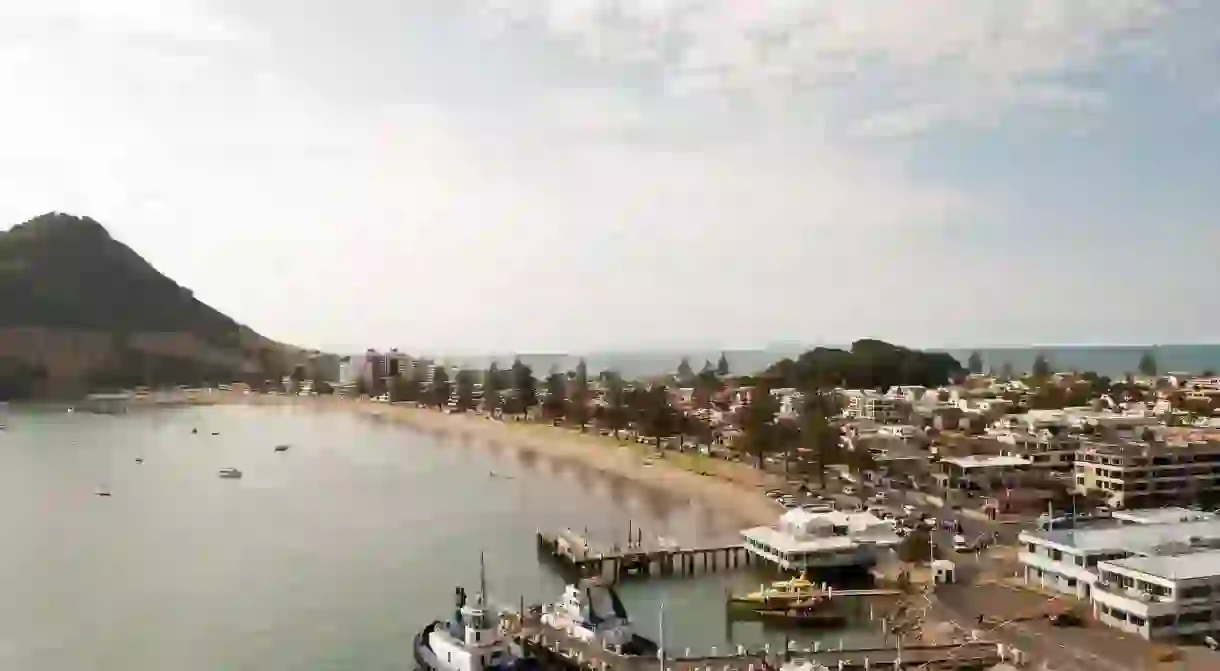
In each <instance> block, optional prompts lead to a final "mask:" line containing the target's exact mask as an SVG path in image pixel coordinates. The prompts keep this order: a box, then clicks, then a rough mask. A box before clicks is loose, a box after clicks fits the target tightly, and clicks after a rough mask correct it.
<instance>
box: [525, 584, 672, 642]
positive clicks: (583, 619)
mask: <svg viewBox="0 0 1220 671" xmlns="http://www.w3.org/2000/svg"><path fill="white" fill-rule="evenodd" d="M541 620H542V623H543V624H544V625H547V626H549V627H553V628H555V629H558V630H560V631H562V632H564V633H566V634H567V635H568V636H571V637H572V638H574V639H576V640H578V641H583V642H585V643H597V644H598V647H600V648H603V649H605V650H610V651H611V652H614V653H616V654H620V655H628V656H642V657H655V656H656V654H657V644H656V643H655V642H653V641H652V640H651V639H648V638H645V637H643V636H640V635H639V634H637V633H636V632H635V631H634V630H633V629H632V626H631V620H630V619H628V617H627V610H626V608H624V607H623V602H622V600H621V599H619V596H618V593H617V592H616V591H614V588H613V587H611V586H609V585H606V584H604V583H603V582H602V581H601V580H599V579H597V578H586V579H585V580H582V581H581V582H580V584H577V585H568V586H567V587H565V588H564V590H563V596H562V597H560V600H559V603H556V604H552V605H549V606H546V607H544V609H543V613H542V617H541Z"/></svg>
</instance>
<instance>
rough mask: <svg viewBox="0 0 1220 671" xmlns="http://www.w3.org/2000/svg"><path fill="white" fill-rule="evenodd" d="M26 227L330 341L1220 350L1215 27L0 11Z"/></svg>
mask: <svg viewBox="0 0 1220 671" xmlns="http://www.w3.org/2000/svg"><path fill="white" fill-rule="evenodd" d="M0 91H3V92H4V96H3V102H2V103H0V228H5V227H8V226H10V225H12V224H16V223H19V222H21V221H23V220H26V219H29V218H31V217H33V216H35V215H37V214H40V213H42V212H47V211H62V212H69V213H72V214H77V215H88V216H91V217H93V218H95V219H97V220H98V221H100V222H101V223H102V224H103V225H105V226H106V227H107V228H108V229H109V230H110V231H111V233H112V235H114V236H115V237H116V238H118V239H120V240H122V241H123V242H125V243H127V244H128V245H130V246H131V247H133V248H134V249H135V250H136V251H138V252H139V253H140V254H142V255H143V256H144V257H145V258H146V259H148V260H149V261H150V262H151V263H153V264H154V265H155V266H156V267H157V268H158V269H160V270H161V271H162V272H164V273H166V274H167V275H169V276H170V277H172V278H174V279H175V280H176V281H178V282H179V283H181V284H183V285H184V286H187V287H190V288H191V289H193V290H194V291H195V294H196V296H197V297H199V298H200V299H201V300H203V301H205V302H207V303H209V304H210V305H212V306H214V307H215V308H217V309H219V310H221V311H222V312H225V313H227V314H229V315H231V316H233V317H234V318H236V319H238V320H239V321H241V322H243V323H246V324H248V325H250V326H251V327H253V328H255V329H256V330H258V331H259V332H261V333H263V334H264V335H267V336H269V337H271V338H275V339H277V340H281V341H285V342H291V343H294V344H299V345H303V346H314V347H323V348H347V349H352V348H359V349H363V348H364V347H366V346H367V347H378V348H386V347H393V346H397V347H400V348H405V350H409V351H427V352H432V353H459V352H470V351H487V350H494V351H522V352H562V351H566V352H586V351H595V350H605V349H614V350H622V349H631V348H655V347H675V346H676V347H683V346H686V347H710V348H725V347H727V348H745V347H756V346H763V345H766V344H768V343H773V342H777V341H783V342H803V343H842V342H850V341H852V340H855V339H857V338H861V337H876V338H881V339H884V340H888V341H891V342H897V343H901V344H906V345H911V346H926V347H932V346H988V345H993V346H994V345H1023V344H1033V343H1038V344H1052V343H1059V344H1067V343H1073V344H1079V343H1092V344H1103V343H1153V342H1157V343H1170V342H1220V310H1216V309H1215V306H1216V299H1215V290H1214V288H1215V287H1217V286H1220V263H1217V260H1216V259H1217V253H1218V252H1220V221H1217V213H1218V212H1220V188H1216V185H1217V179H1218V178H1220V177H1218V176H1220V3H1216V2H1214V1H1210V0H1194V1H1191V0H920V1H919V2H909V1H908V2H898V1H895V0H819V1H816V2H815V1H814V0H719V1H711V0H673V1H670V2H666V1H664V0H361V1H360V2H350V1H345V0H291V1H289V0H259V1H258V2H250V1H249V0H108V1H107V2H104V3H101V2H86V1H85V0H77V1H75V2H74V1H69V0H40V2H37V3H14V2H9V3H3V4H2V5H0Z"/></svg>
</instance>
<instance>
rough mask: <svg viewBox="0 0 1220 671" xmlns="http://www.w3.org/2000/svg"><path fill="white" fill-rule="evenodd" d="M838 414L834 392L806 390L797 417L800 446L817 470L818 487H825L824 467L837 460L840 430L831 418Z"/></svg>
mask: <svg viewBox="0 0 1220 671" xmlns="http://www.w3.org/2000/svg"><path fill="white" fill-rule="evenodd" d="M836 414H838V401H837V400H836V399H835V396H834V392H806V393H805V396H804V398H803V399H802V401H801V411H800V414H799V415H798V416H797V421H798V422H799V428H800V438H799V441H800V446H801V448H803V449H804V450H805V451H807V452H808V455H809V457H808V459H809V461H810V462H811V463H812V464H813V465H814V468H815V469H816V471H817V477H818V486H819V487H825V486H826V468H827V466H829V465H830V464H832V463H835V461H837V460H838V455H839V438H840V435H839V430H838V429H836V428H835V427H834V426H833V425H832V424H831V423H830V418H831V417H833V416H834V415H836Z"/></svg>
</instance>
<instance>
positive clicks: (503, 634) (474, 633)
mask: <svg viewBox="0 0 1220 671" xmlns="http://www.w3.org/2000/svg"><path fill="white" fill-rule="evenodd" d="M486 587H487V581H486V578H485V574H484V571H483V559H482V557H481V556H480V557H479V593H478V595H476V596H475V599H474V602H473V603H467V600H466V590H464V589H462V588H461V587H458V588H457V590H456V591H455V597H456V601H457V611H456V612H455V613H454V616H453V619H452V620H450V621H448V622H441V621H439V620H438V621H435V622H432V623H431V624H429V625H427V626H425V627H424V628H423V629H422V630H421V631H420V632H419V633H418V634H416V635H415V640H414V645H413V647H414V649H415V664H416V666H418V667H419V668H420V669H423V670H424V671H488V670H498V671H510V670H512V671H526V670H536V669H539V668H540V665H539V664H538V660H536V659H534V658H532V657H529V656H527V655H526V654H525V652H524V651H523V650H522V649H521V647H520V646H519V645H518V644H516V643H515V642H514V641H513V639H512V637H511V636H509V635H508V633H507V631H506V630H505V628H504V627H502V626H501V617H502V615H503V613H501V612H499V611H497V610H496V609H495V608H493V607H491V606H490V605H488V603H487V589H486Z"/></svg>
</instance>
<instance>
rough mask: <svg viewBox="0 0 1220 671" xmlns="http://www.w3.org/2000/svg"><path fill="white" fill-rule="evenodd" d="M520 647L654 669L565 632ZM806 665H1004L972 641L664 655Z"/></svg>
mask: <svg viewBox="0 0 1220 671" xmlns="http://www.w3.org/2000/svg"><path fill="white" fill-rule="evenodd" d="M519 640H520V641H521V643H522V645H523V646H524V647H525V648H526V649H527V650H528V651H529V652H531V653H533V654H535V655H538V656H539V657H541V658H542V659H544V660H545V661H546V662H548V666H550V667H553V668H564V669H590V670H592V671H608V670H610V669H614V670H616V671H637V670H641V671H643V670H645V669H656V668H657V667H658V666H659V662H658V660H656V659H654V658H652V657H624V656H622V655H617V654H615V653H612V652H609V651H607V650H604V649H602V648H600V647H598V646H597V645H594V644H591V643H586V642H583V641H579V640H576V639H573V638H572V637H570V636H568V635H567V634H565V633H564V632H561V631H559V630H556V629H552V628H550V627H545V626H542V625H531V626H528V627H527V628H526V629H525V630H523V631H521V632H520V633H519ZM785 658H787V659H790V660H802V661H809V662H812V663H814V664H821V665H824V666H827V667H829V668H831V669H852V670H853V671H854V670H856V669H915V668H921V669H946V670H949V669H966V668H979V667H982V666H985V665H991V664H996V663H999V662H1000V661H1002V659H1001V656H1000V650H999V647H998V646H997V644H995V643H992V642H986V641H971V642H967V643H961V644H950V645H935V646H929V645H921V646H912V647H903V648H897V647H887V648H859V649H843V650H790V651H788V653H787V654H786V655H785V654H784V653H783V651H774V652H772V651H769V650H749V651H747V650H741V649H739V650H738V651H737V652H735V653H733V654H716V651H715V649H713V650H712V651H711V653H709V654H705V655H690V654H689V651H688V652H687V654H685V655H676V656H675V655H667V657H666V660H665V669H666V671H764V669H766V668H776V667H778V665H779V664H780V663H782V662H783V661H784V659H785Z"/></svg>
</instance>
